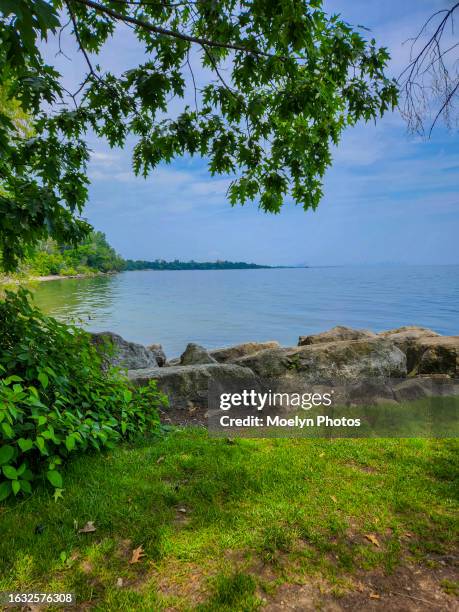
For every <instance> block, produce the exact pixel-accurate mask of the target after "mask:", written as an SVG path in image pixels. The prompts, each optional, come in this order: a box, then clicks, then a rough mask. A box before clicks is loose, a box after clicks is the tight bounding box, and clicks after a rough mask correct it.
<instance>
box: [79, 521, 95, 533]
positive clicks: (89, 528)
mask: <svg viewBox="0 0 459 612" xmlns="http://www.w3.org/2000/svg"><path fill="white" fill-rule="evenodd" d="M95 530H96V528H95V526H94V522H93V521H88V522H87V523H86V525H85V526H84V527H82V528H81V529H78V533H92V532H93V531H95Z"/></svg>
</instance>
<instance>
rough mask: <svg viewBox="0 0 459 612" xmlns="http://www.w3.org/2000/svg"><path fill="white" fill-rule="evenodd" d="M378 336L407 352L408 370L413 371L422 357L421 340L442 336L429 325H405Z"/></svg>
mask: <svg viewBox="0 0 459 612" xmlns="http://www.w3.org/2000/svg"><path fill="white" fill-rule="evenodd" d="M378 337H379V338H386V339H389V340H391V341H392V342H393V343H394V344H395V346H398V348H399V349H400V350H401V351H403V352H404V353H405V355H406V366H407V370H408V372H411V371H413V369H414V368H415V366H416V364H417V363H418V361H419V358H420V349H419V346H418V342H419V340H421V339H422V338H430V337H432V338H437V337H440V336H439V334H437V333H436V332H434V331H432V330H431V329H428V328H427V327H418V326H417V325H405V326H403V327H398V328H397V329H389V330H388V331H384V332H380V333H379V334H378Z"/></svg>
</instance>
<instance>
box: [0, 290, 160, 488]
mask: <svg viewBox="0 0 459 612" xmlns="http://www.w3.org/2000/svg"><path fill="white" fill-rule="evenodd" d="M165 403H166V398H165V397H164V396H163V395H162V394H160V393H159V392H158V391H157V390H156V387H155V384H154V383H151V384H150V385H149V386H148V387H144V388H135V389H132V388H130V387H129V385H128V382H127V380H126V378H125V377H124V375H123V374H122V373H121V372H120V371H119V370H117V369H115V368H111V367H109V368H108V369H107V367H106V365H105V356H104V355H103V354H100V349H98V350H96V348H95V346H94V345H93V344H92V342H91V337H90V335H89V334H88V333H86V332H84V331H83V330H81V329H79V328H77V327H74V326H71V325H65V324H63V323H60V322H58V321H56V320H55V319H53V318H52V317H48V316H45V315H44V314H42V313H41V312H40V311H39V310H38V309H36V308H35V307H34V306H33V305H32V304H31V302H30V299H29V294H28V292H27V291H26V290H24V289H20V290H19V291H18V292H17V293H13V292H10V291H7V292H6V296H5V300H4V301H0V500H2V499H5V498H6V497H7V496H8V495H10V493H14V494H15V495H17V494H18V493H19V492H22V493H30V492H31V490H32V483H33V481H34V480H36V479H39V478H44V476H45V475H46V478H47V479H48V481H49V482H50V483H51V484H52V485H53V486H54V487H55V488H56V489H60V488H61V487H62V475H61V472H60V470H61V467H60V466H61V465H62V464H63V462H65V461H66V460H67V458H68V457H69V456H70V455H72V454H74V453H77V452H78V453H81V452H84V451H86V450H88V449H91V448H94V449H97V450H100V449H101V448H103V447H108V448H110V447H113V445H114V444H115V443H116V442H118V441H119V440H120V439H123V438H124V439H129V438H133V437H135V436H138V435H140V434H142V433H146V432H151V431H157V430H158V429H159V418H158V412H157V408H158V407H159V406H160V405H164V404H165Z"/></svg>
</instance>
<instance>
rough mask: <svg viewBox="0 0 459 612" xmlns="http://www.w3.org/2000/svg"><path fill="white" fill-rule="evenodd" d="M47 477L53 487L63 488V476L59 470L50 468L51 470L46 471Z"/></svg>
mask: <svg viewBox="0 0 459 612" xmlns="http://www.w3.org/2000/svg"><path fill="white" fill-rule="evenodd" d="M46 478H47V479H48V480H49V482H50V483H51V484H52V485H53V487H56V489H61V488H62V476H61V475H60V474H59V472H58V471H57V470H49V472H47V473H46Z"/></svg>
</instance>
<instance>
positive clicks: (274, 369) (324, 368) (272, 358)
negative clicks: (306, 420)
mask: <svg viewBox="0 0 459 612" xmlns="http://www.w3.org/2000/svg"><path fill="white" fill-rule="evenodd" d="M235 363H237V364H238V365H241V366H244V367H247V368H250V369H251V370H252V371H253V372H254V373H255V374H256V375H258V376H261V377H263V378H274V379H275V378H279V377H297V376H300V378H303V379H307V380H310V381H311V382H313V381H333V380H341V381H346V380H347V381H350V380H357V379H359V378H365V377H368V378H371V377H392V378H403V377H405V376H406V357H405V355H404V353H403V352H402V351H401V350H400V349H399V348H397V347H396V346H395V345H394V344H393V343H392V342H391V341H390V340H385V339H382V338H368V339H365V340H350V341H344V340H342V341H339V342H326V343H325V342H324V343H318V344H310V345H306V346H301V347H295V348H277V349H268V350H265V351H260V352H259V353H255V354H254V355H249V356H247V357H243V358H241V359H238V360H237V361H236V362H235Z"/></svg>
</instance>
